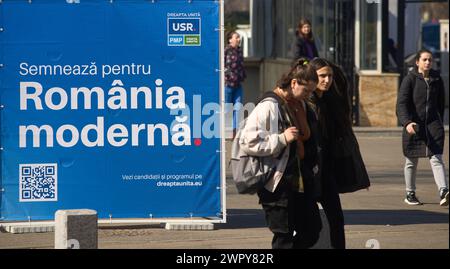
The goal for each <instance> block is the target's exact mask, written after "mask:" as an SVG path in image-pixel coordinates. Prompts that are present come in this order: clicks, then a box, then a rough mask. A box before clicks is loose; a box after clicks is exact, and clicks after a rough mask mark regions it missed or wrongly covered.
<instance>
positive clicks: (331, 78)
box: [310, 58, 370, 249]
mask: <svg viewBox="0 0 450 269" xmlns="http://www.w3.org/2000/svg"><path fill="white" fill-rule="evenodd" d="M310 65H311V66H312V67H313V68H314V69H315V70H316V72H317V76H318V78H319V83H318V84H317V89H316V91H315V92H314V94H313V96H312V100H311V103H312V105H313V106H314V107H315V111H316V114H317V117H318V133H319V146H320V148H321V150H320V153H321V169H320V171H321V177H320V178H321V185H322V188H321V189H322V192H321V197H320V198H319V202H320V203H321V205H322V207H323V209H324V212H325V214H326V216H327V219H328V223H329V227H330V239H331V245H332V247H333V248H337V249H343V248H345V231H344V214H343V212H342V207H341V201H340V198H339V193H346V192H354V191H357V190H361V189H366V188H368V187H369V186H370V181H369V176H368V174H367V171H366V168H365V165H364V162H363V159H362V157H361V153H360V150H359V145H358V141H357V140H356V137H355V135H354V133H353V129H352V120H351V105H350V97H349V94H348V83H347V80H346V78H345V75H344V73H343V71H342V70H341V69H340V68H339V67H338V66H336V65H335V64H333V63H331V62H329V61H327V60H325V59H322V58H315V59H313V60H312V61H311V62H310Z"/></svg>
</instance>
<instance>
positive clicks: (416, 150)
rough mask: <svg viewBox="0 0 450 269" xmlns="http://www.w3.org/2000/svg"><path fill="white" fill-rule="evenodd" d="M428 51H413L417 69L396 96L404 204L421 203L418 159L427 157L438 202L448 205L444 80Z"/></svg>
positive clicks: (404, 81) (405, 80)
mask: <svg viewBox="0 0 450 269" xmlns="http://www.w3.org/2000/svg"><path fill="white" fill-rule="evenodd" d="M432 63H433V56H432V54H431V52H430V51H428V50H420V51H419V52H417V54H416V68H414V69H413V70H412V71H411V72H409V74H408V75H407V76H406V77H405V78H404V79H403V81H402V84H401V86H400V91H399V93H398V98H397V116H398V119H399V121H400V123H401V124H402V126H403V154H404V155H405V157H406V163H405V169H404V172H405V182H406V198H405V200H404V201H405V203H407V204H409V205H420V204H421V203H420V201H419V199H418V198H417V197H416V193H415V192H416V171H417V164H418V162H419V158H423V157H428V158H429V159H430V164H431V168H432V170H433V175H434V180H435V182H436V185H437V187H438V192H439V193H438V194H439V196H440V197H439V198H440V203H439V204H440V205H441V206H446V205H448V183H447V180H446V177H445V168H444V161H443V160H442V154H443V151H444V139H445V134H444V122H443V118H444V109H445V93H444V83H443V81H442V78H441V76H440V75H439V73H438V72H437V71H435V70H433V69H431V65H432Z"/></svg>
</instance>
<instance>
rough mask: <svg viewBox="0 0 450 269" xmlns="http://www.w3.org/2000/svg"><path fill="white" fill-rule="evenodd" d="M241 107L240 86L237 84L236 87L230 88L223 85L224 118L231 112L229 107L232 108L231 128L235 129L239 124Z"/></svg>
mask: <svg viewBox="0 0 450 269" xmlns="http://www.w3.org/2000/svg"><path fill="white" fill-rule="evenodd" d="M231 105H232V106H231ZM241 107H242V86H239V87H238V88H231V87H228V86H225V118H226V119H227V118H228V117H226V116H227V114H228V113H230V112H231V111H230V110H229V108H232V109H233V115H232V117H233V129H236V128H237V127H238V125H239V110H240V109H241ZM230 116H231V115H230Z"/></svg>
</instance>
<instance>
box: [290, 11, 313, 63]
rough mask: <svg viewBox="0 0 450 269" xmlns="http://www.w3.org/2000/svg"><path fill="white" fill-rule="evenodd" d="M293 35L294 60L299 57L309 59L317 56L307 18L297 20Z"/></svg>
mask: <svg viewBox="0 0 450 269" xmlns="http://www.w3.org/2000/svg"><path fill="white" fill-rule="evenodd" d="M295 37H296V39H295V52H294V57H295V60H296V59H299V58H307V59H308V60H311V59H313V58H315V57H319V53H318V52H317V47H316V44H315V41H314V37H313V33H312V30H311V22H310V21H309V20H307V19H301V20H300V21H299V22H298V25H297V31H296V32H295Z"/></svg>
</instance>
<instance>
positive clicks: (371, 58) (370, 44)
mask: <svg viewBox="0 0 450 269" xmlns="http://www.w3.org/2000/svg"><path fill="white" fill-rule="evenodd" d="M367 2H370V3H367ZM360 3H361V10H360V12H361V17H360V25H361V33H360V34H361V47H360V48H361V51H360V55H361V58H360V60H361V62H360V68H361V69H363V70H376V69H377V44H378V31H377V29H378V28H377V21H378V5H379V4H378V3H377V1H361V2H360Z"/></svg>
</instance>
